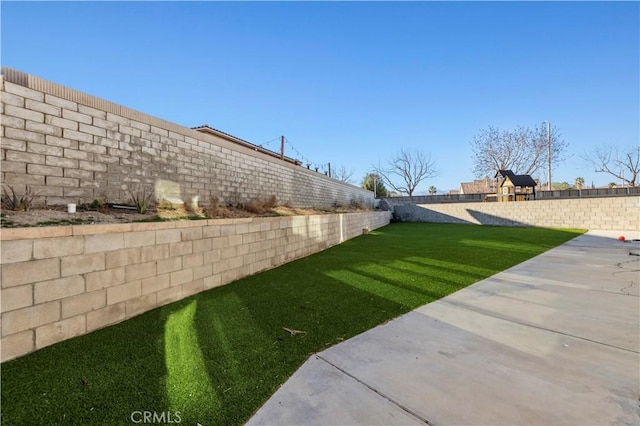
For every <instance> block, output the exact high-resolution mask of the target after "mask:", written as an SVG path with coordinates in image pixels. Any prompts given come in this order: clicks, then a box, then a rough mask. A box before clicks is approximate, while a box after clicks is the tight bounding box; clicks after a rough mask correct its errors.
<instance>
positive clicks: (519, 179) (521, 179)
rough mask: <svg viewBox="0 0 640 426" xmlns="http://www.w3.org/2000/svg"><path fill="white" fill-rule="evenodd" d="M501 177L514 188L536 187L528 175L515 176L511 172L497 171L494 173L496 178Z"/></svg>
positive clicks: (533, 180)
mask: <svg viewBox="0 0 640 426" xmlns="http://www.w3.org/2000/svg"><path fill="white" fill-rule="evenodd" d="M498 176H501V177H504V178H509V180H510V181H511V183H513V184H514V185H515V186H533V187H535V186H536V185H537V183H536V181H535V179H534V178H532V177H531V176H530V175H516V174H514V173H513V172H512V171H511V170H498V172H497V173H496V177H498Z"/></svg>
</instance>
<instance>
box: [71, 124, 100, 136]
mask: <svg viewBox="0 0 640 426" xmlns="http://www.w3.org/2000/svg"><path fill="white" fill-rule="evenodd" d="M78 130H80V131H81V132H83V133H88V134H90V135H94V136H100V137H102V138H104V137H106V136H107V131H106V130H105V129H101V128H100V127H95V126H91V125H89V124H84V123H80V127H79V129H78Z"/></svg>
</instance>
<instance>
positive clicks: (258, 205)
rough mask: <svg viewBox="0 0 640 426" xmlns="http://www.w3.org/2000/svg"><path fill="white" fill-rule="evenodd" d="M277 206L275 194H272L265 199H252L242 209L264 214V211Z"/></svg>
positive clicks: (267, 211)
mask: <svg viewBox="0 0 640 426" xmlns="http://www.w3.org/2000/svg"><path fill="white" fill-rule="evenodd" d="M277 206H278V199H277V198H276V196H275V195H272V196H271V197H269V198H268V199H266V200H261V199H259V198H256V199H253V200H251V201H249V202H248V203H247V205H246V206H245V208H244V209H245V210H246V211H248V212H249V213H254V214H265V213H269V212H270V211H272V210H273V209H274V208H275V207H277Z"/></svg>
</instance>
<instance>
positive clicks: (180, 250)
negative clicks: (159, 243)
mask: <svg viewBox="0 0 640 426" xmlns="http://www.w3.org/2000/svg"><path fill="white" fill-rule="evenodd" d="M156 238H157V234H156ZM192 252H193V244H192V242H191V241H183V242H179V243H171V244H169V256H171V257H174V256H182V255H185V254H191V253H192Z"/></svg>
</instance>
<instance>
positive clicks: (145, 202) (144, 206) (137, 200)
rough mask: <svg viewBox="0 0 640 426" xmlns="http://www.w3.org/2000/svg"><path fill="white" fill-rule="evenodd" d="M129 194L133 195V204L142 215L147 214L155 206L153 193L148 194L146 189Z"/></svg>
mask: <svg viewBox="0 0 640 426" xmlns="http://www.w3.org/2000/svg"><path fill="white" fill-rule="evenodd" d="M129 194H130V195H131V202H132V203H133V205H134V206H135V207H136V210H137V211H138V213H140V214H145V213H146V212H147V211H148V210H149V208H150V207H151V205H152V204H153V193H152V192H147V190H146V188H143V189H142V190H141V191H140V190H138V191H136V192H134V191H129Z"/></svg>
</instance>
